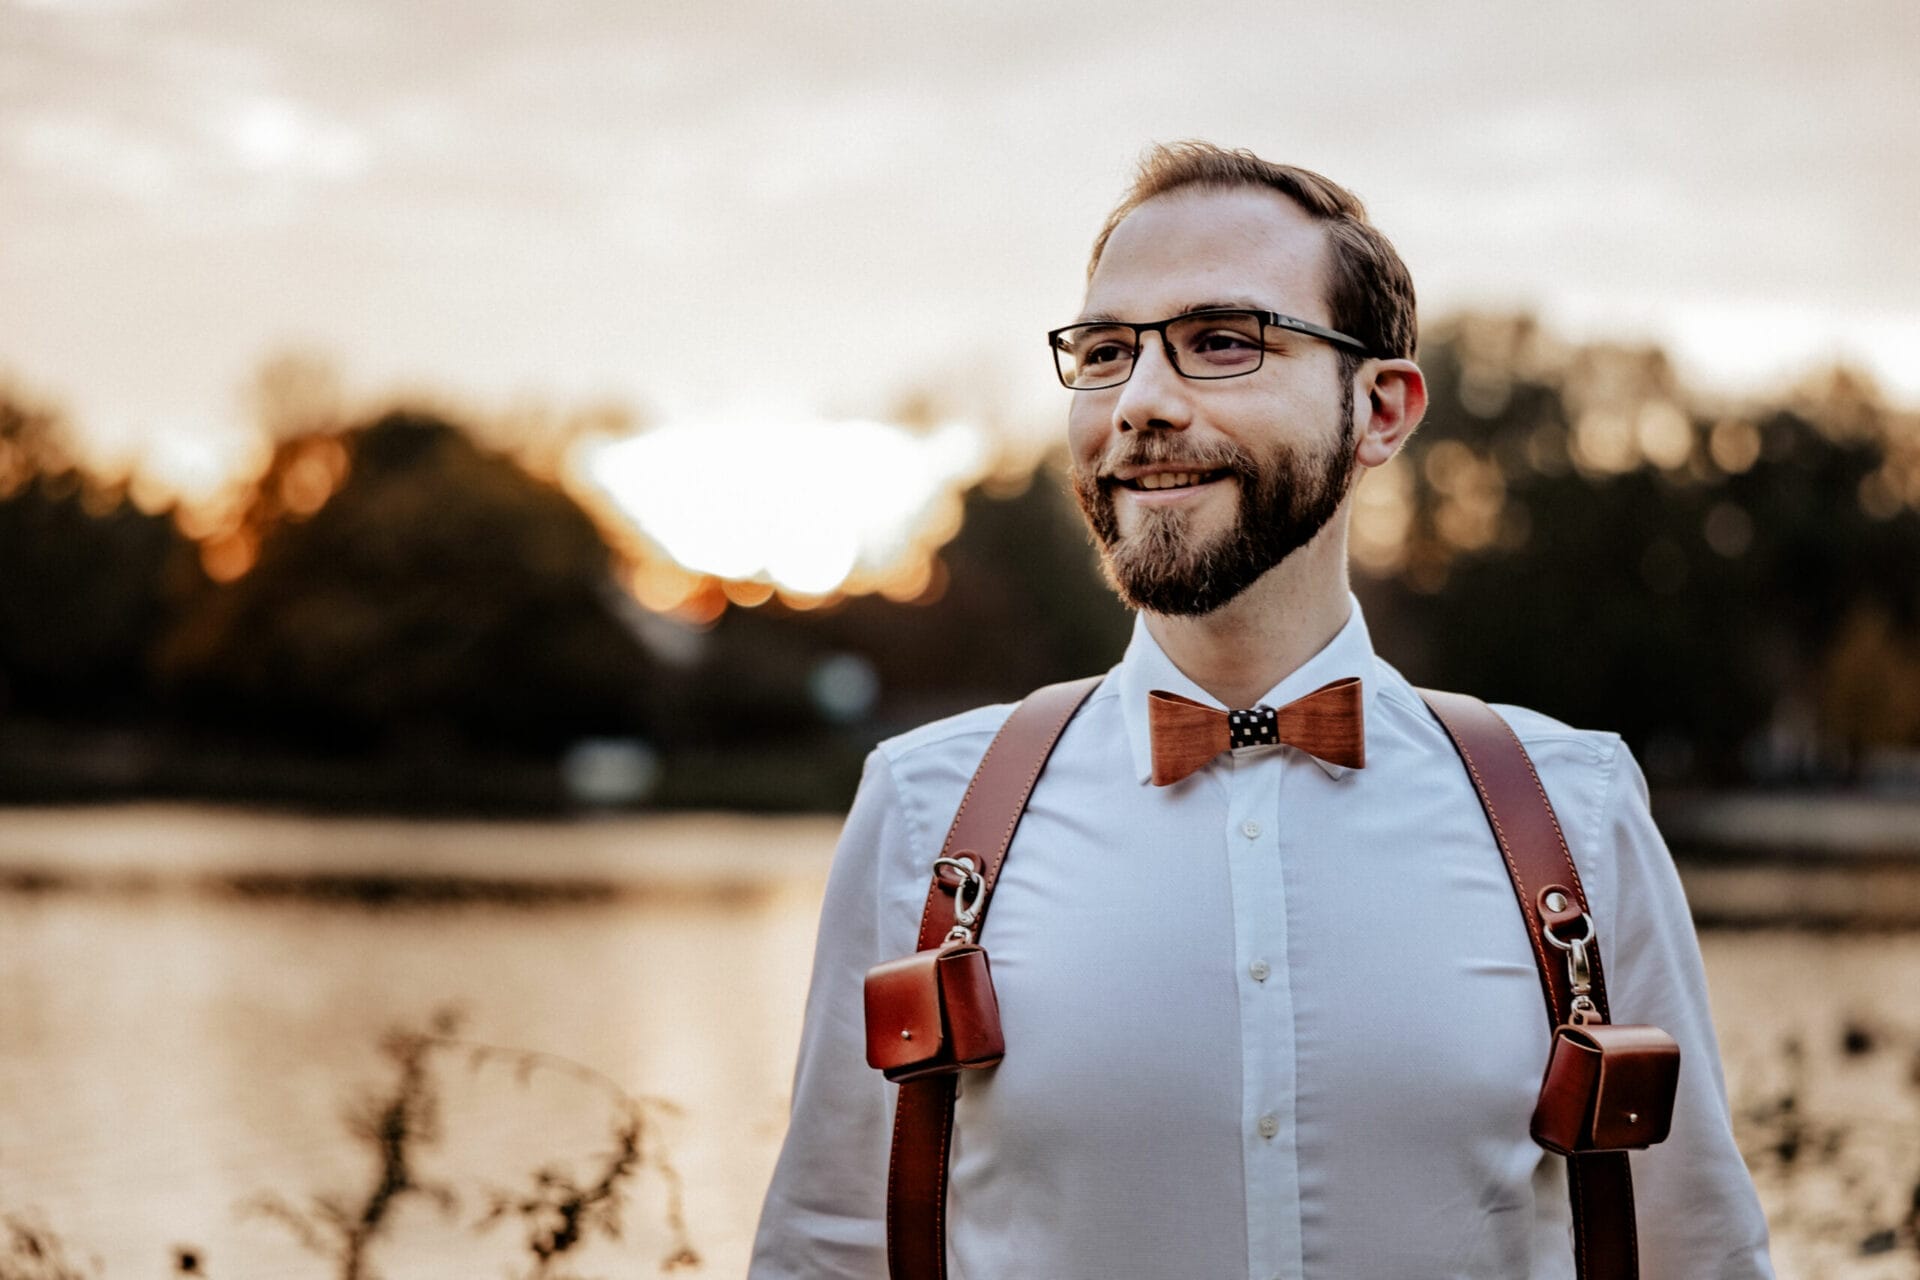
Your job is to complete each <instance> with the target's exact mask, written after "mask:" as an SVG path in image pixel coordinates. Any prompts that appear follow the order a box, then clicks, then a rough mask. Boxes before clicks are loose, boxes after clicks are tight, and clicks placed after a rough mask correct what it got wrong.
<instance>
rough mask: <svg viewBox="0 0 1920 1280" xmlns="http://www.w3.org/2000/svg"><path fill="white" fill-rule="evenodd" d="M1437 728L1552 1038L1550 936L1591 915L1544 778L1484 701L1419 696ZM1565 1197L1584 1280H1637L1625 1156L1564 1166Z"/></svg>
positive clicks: (1594, 962) (1557, 1018)
mask: <svg viewBox="0 0 1920 1280" xmlns="http://www.w3.org/2000/svg"><path fill="white" fill-rule="evenodd" d="M1420 696H1421V697H1422V698H1424V699H1426V703H1427V706H1428V708H1429V709H1431V710H1432V712H1433V714H1434V715H1435V717H1437V718H1438V719H1439V721H1440V724H1441V726H1442V727H1443V728H1445V729H1446V731H1447V736H1448V737H1449V738H1451V739H1452V740H1453V745H1454V748H1455V749H1456V750H1457V751H1459V753H1460V759H1461V761H1462V762H1463V763H1464V764H1465V765H1466V766H1467V773H1468V775H1469V776H1470V777H1471V778H1472V779H1473V789H1474V792H1475V794H1477V795H1478V796H1479V797H1480V806H1481V808H1483V809H1485V810H1486V811H1487V822H1488V823H1489V824H1490V825H1491V826H1492V827H1493V838H1494V841H1495V842H1496V843H1497V844H1498V845H1499V846H1500V857H1501V859H1502V860H1503V861H1505V863H1506V864H1507V874H1508V875H1509V876H1510V877H1512V879H1513V892H1514V896H1515V897H1516V898H1518V899H1519V902H1520V915H1521V918H1522V919H1524V920H1525V921H1526V922H1527V940H1528V941H1529V942H1530V943H1531V944H1532V945H1533V958H1534V961H1535V963H1536V964H1537V965H1538V967H1539V969H1540V985H1541V987H1542V989H1543V990H1544V991H1545V993H1546V1000H1547V1025H1548V1030H1549V1033H1551V1032H1552V1031H1553V1030H1554V1029H1555V1028H1558V1027H1560V1026H1562V1025H1564V1024H1565V1023H1567V1022H1568V1021H1570V1020H1571V1018H1572V1014H1573V1002H1574V998H1575V997H1574V993H1573V990H1572V982H1571V979H1570V977H1569V975H1568V973H1567V966H1566V964H1565V963H1564V962H1562V961H1561V959H1560V957H1559V955H1557V954H1556V953H1555V951H1554V949H1553V947H1552V946H1550V945H1549V942H1548V937H1549V934H1548V931H1549V930H1564V928H1565V927H1566V926H1568V925H1570V924H1576V923H1578V922H1579V921H1580V918H1581V917H1582V916H1584V915H1585V914H1586V913H1587V895H1586V893H1585V891H1584V890H1582V888H1581V887H1580V872H1579V871H1578V870H1577V869H1576V868H1575V867H1574V865H1573V855H1572V854H1571V853H1569V852H1568V851H1567V839H1566V836H1565V835H1564V834H1563V833H1562V832H1561V830H1560V820H1559V819H1558V818H1557V817H1555V816H1554V812H1553V805H1552V804H1551V803H1550V802H1549V801H1548V800H1547V793H1546V789H1545V788H1543V787H1542V786H1541V785H1540V776H1539V774H1537V773H1535V772H1534V768H1533V761H1532V760H1530V759H1528V758H1527V752H1526V748H1524V747H1522V746H1521V745H1520V739H1519V738H1517V737H1515V736H1514V733H1513V730H1512V729H1511V728H1509V727H1508V725H1507V722H1506V721H1505V720H1502V719H1501V718H1500V716H1499V713H1498V712H1496V711H1494V709H1493V708H1492V707H1489V706H1488V705H1487V704H1486V703H1484V702H1482V701H1480V699H1478V698H1475V697H1471V696H1469V695H1467V694H1462V693H1444V692H1442V691H1440V690H1438V689H1422V690H1420ZM1588 962H1589V963H1590V965H1591V966H1592V970H1593V976H1592V992H1591V998H1592V1000H1593V1003H1594V1005H1595V1006H1596V1007H1597V1008H1598V1010H1599V1015H1600V1018H1601V1020H1602V1021H1605V1020H1606V1019H1607V1018H1609V1017H1610V1014H1609V1013H1608V1010H1607V986H1606V977H1605V973H1604V971H1603V970H1602V969H1601V967H1600V951H1599V946H1598V944H1597V943H1596V944H1595V945H1594V947H1593V948H1592V950H1591V952H1590V953H1589V955H1588ZM1567 1195H1568V1198H1569V1199H1570V1200H1571V1201H1572V1204H1573V1251H1574V1260H1575V1264H1576V1265H1577V1267H1578V1269H1579V1271H1578V1273H1579V1276H1580V1278H1581V1280H1615V1278H1616V1277H1618V1278H1619V1280H1633V1278H1634V1277H1636V1276H1638V1275H1639V1274H1640V1258H1639V1245H1638V1242H1637V1240H1636V1239H1635V1234H1634V1233H1635V1227H1634V1218H1633V1177H1632V1174H1631V1172H1630V1171H1629V1169H1628V1165H1627V1153H1626V1152H1625V1151H1594V1152H1584V1153H1578V1154H1573V1155H1569V1156H1568V1157H1567Z"/></svg>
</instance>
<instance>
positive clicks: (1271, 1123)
mask: <svg viewBox="0 0 1920 1280" xmlns="http://www.w3.org/2000/svg"><path fill="white" fill-rule="evenodd" d="M1278 1132H1280V1117H1279V1116H1277V1115H1275V1114H1273V1112H1271V1111H1269V1112H1267V1114H1265V1115H1263V1116H1261V1117H1260V1136H1261V1137H1263V1138H1271V1137H1272V1136H1273V1135H1274V1134H1276V1133H1278Z"/></svg>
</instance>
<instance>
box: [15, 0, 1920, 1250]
mask: <svg viewBox="0 0 1920 1280" xmlns="http://www.w3.org/2000/svg"><path fill="white" fill-rule="evenodd" d="M1096 27H1097V28H1098V29H1097V30H1096V29H1095V28H1096ZM1916 58H1920V11H1916V10H1915V9H1914V8H1913V7H1912V6H1910V5H1905V4H1899V3H1895V2H1894V0H1853V2H1852V3H1843V4H1841V5H1839V6H1837V7H1835V6H1831V5H1827V6H1818V7H1816V6H1815V5H1813V4H1812V3H1810V2H1804V3H1788V2H1777V3H1759V4H1754V3H1743V4H1739V5H1735V4H1732V3H1727V2H1725V0H1710V2H1708V3H1701V4H1695V5H1689V6H1685V7H1683V8H1681V9H1678V10H1675V9H1672V8H1670V7H1668V6H1665V5H1656V4H1652V3H1641V2H1638V0H1635V2H1632V3H1621V4H1612V5H1606V6H1585V7H1582V8H1579V9H1577V10H1576V9H1571V8H1565V7H1554V6H1547V7H1545V8H1542V7H1541V6H1530V5H1522V4H1518V3H1514V2H1513V0H1472V2H1469V3H1464V4H1455V5H1450V6H1446V7H1444V8H1434V7H1431V6H1413V5H1407V4H1388V3H1361V4H1354V5H1344V6H1340V7H1338V8H1337V9H1328V8H1313V9H1309V8H1307V7H1305V6H1299V5H1293V4H1275V5H1260V6H1241V7H1240V8H1238V9H1236V10H1233V11H1230V12H1229V11H1221V12H1213V13H1209V14H1206V15H1204V16H1202V15H1195V14H1169V13H1167V12H1166V11H1165V10H1163V9H1157V8H1155V7H1153V6H1148V5H1143V4H1137V3H1132V2H1131V0H1129V2H1127V3H1122V4H1118V5H1108V6H1104V7H1103V8H1102V9H1100V10H1099V11H1098V12H1097V13H1089V12H1083V11H1080V10H1077V9H1072V8H1063V9H1058V10H1052V9H1046V8H1044V7H1043V8H1041V9H1038V10H1034V9H1033V8H1032V7H1031V6H1017V5H1006V4H998V3H991V2H989V0H968V2H967V3H961V4H954V5H948V6H942V7H940V8H938V9H937V10H920V9H913V8H905V9H903V8H901V7H900V6H897V5H880V4H870V3H866V2H865V0H853V2H850V3H840V4H836V5H832V6H825V5H805V4H803V5H773V4H768V3H763V2H761V0H749V2H746V3H740V4H735V5H728V6H720V7H717V8H716V7H710V6H702V5H693V4H679V3H654V4H612V3H602V2H596V0H582V2H580V3H557V4H545V5H540V6H532V5H516V4H511V3H506V2H505V0H480V2H478V3H467V4H462V5H457V6H456V5H443V4H434V3H427V4H416V5H410V6H406V7H405V8H404V9H395V8H393V7H392V6H384V5H377V4H372V3H367V2H366V0H340V2H338V3H334V4H331V5H327V6H324V7H321V6H290V7H286V6H283V7H277V8H274V7H263V6H258V5H248V4H241V3H237V2H236V0H0V803H4V805H5V806H6V807H5V808H0V1277H4V1278H7V1280H13V1278H15V1277H53V1276H62V1277H64V1276H92V1275H105V1276H112V1277H138V1276H162V1275H183V1274H184V1275H211V1276H219V1277H243V1276H244V1277H263V1276H286V1277H307V1276H312V1277H326V1276H345V1277H358V1276H372V1275H374V1274H375V1273H376V1271H377V1272H378V1273H379V1274H384V1275H387V1276H390V1277H413V1276H440V1275H448V1274H461V1275H503V1276H505V1275H514V1276H519V1275H527V1276H555V1277H557V1276H560V1275H563V1274H572V1273H573V1272H574V1271H579V1272H580V1273H582V1274H612V1273H620V1272H637V1271H651V1270H654V1269H656V1268H658V1267H663V1266H664V1267H667V1268H670V1269H675V1270H685V1271H689V1272H692V1273H696V1274H712V1275H735V1274H739V1273H740V1272H741V1271H742V1270H743V1269H744V1263H745V1258H746V1251H747V1247H748V1242H749V1240H750V1237H751V1231H752V1226H753V1221H754V1218H755V1215H756V1214H757V1211H758V1202H759V1196H760V1193H761V1191H762V1189H763V1188H764V1185H765V1180H766V1178H767V1176H768V1174H769V1172H770V1170H771V1163H772V1159H773V1155H774V1152H775V1151H776V1150H777V1146H778V1142H779V1139H780V1134H781V1132H782V1129H783V1127H784V1123H785V1106H786V1097H787V1089H788V1083H789V1080H788V1077H789V1073H790V1070H791V1063H792V1054H793V1048H794V1044H795V1042H796V1039H797V1035H798V1029H799V1016H800V1001H801V999H802V997H803V995H804V989H805V981H806V971H807V966H808V961H809V956H810V952H811V947H812V938H813V925H814V916H815V913H816V912H817V909H818V902H819V894H820V891H821V885H822V882H823V878H824V874H825V867H826V864H827V859H828V858H829V857H830V855H831V849H832V845H833V840H834V836H835V833H836V830H837V826H838V815H839V814H840V813H841V812H843V811H844V809H845V806H846V804H847V802H848V800H849V799H850V798H851V794H852V789H853V786H854V783H855V781H856V780H857V778H858V775H859V769H860V762H861V760H862V758H863V757H864V755H865V753H866V752H867V751H868V750H869V749H870V748H871V747H872V746H873V745H874V744H875V743H876V742H877V741H879V740H880V739H881V738H883V737H885V736H887V735H889V734H892V733H896V732H899V731H901V730H904V729H906V728H909V727H911V726H913V725H916V724H919V723H921V722H923V721H925V720H927V719H930V718H933V717H937V716H940V715H945V714H948V713H951V712H955V711H959V710H963V709H965V708H967V707H971V706H974V705H978V704H979V703H981V702H988V701H1007V700H1011V699H1014V698H1017V697H1019V696H1020V695H1021V694H1023V693H1024V692H1025V691H1027V690H1028V689H1030V688H1032V687H1034V686H1036V685H1038V684H1041V683H1044V682H1047V681H1050V680H1056V679H1062V678H1067V677H1070V676H1076V675H1081V674H1086V673H1089V672H1094V671H1098V670H1101V669H1103V668H1105V667H1107V666H1108V665H1110V664H1111V663H1112V662H1114V661H1115V660H1117V658H1118V657H1119V654H1120V651H1121V649H1122V647H1123V645H1124V643H1125V639H1126V636H1127V632H1128V626H1129V619H1128V617H1127V616H1126V614H1125V613H1124V611H1122V610H1121V609H1120V607H1119V606H1118V605H1117V604H1116V603H1115V602H1114V600H1113V599H1112V597H1111V596H1110V595H1109V593H1108V592H1107V590H1106V588H1105V587H1104V585H1103V584H1102V583H1101V581H1100V579H1099V575H1098V572H1097V568H1096V563H1095V559H1094V556H1093V553H1092V551H1091V549H1090V546H1089V543H1088V540H1087V537H1086V535H1085V533H1084V531H1083V529H1082V526H1081V523H1080V520H1079V516H1078V515H1077V513H1076V512H1075V511H1074V509H1073V506H1072V503H1071V501H1070V499H1068V498H1067V497H1066V495H1065V491H1064V489H1063V485H1062V476H1063V474H1064V472H1063V467H1064V460H1063V457H1062V451H1061V445H1062V436H1063V427H1064V417H1065V410H1066V397H1067V396H1068V395H1069V394H1070V393H1068V392H1066V391H1064V390H1062V389H1061V388H1060V387H1059V386H1058V384H1057V383H1056V382H1055V381H1054V377H1053V373H1052V369H1051V366H1050V363H1049V361H1048V358H1047V353H1046V351H1045V349H1044V333H1045V331H1046V330H1047V329H1048V328H1050V327H1052V326H1054V325H1057V324H1060V323H1064V322H1065V321H1066V320H1067V319H1070V318H1071V317H1072V315H1073V313H1074V311H1075V310H1076V308H1077V307H1078V303H1079V291H1080V287H1081V284H1082V281H1083V272H1084V264H1085V256H1086V252H1087V248H1088V246H1089V244H1090V241H1091V238H1092V235H1093V233H1094V231H1095V230H1096V229H1097V227H1098V225H1099V223H1100V220H1101V218H1102V217H1103V216H1104V214H1105V212H1106V210H1107V209H1108V208H1109V207H1110V206H1111V204H1112V203H1113V202H1114V201H1115V200H1116V199H1117V198H1118V196H1119V194H1120V192H1121V191H1122V190H1123V188H1124V186H1125V185H1126V182H1127V181H1128V179H1129V176H1130V172H1131V167H1132V164H1133V161H1134V159H1135V158H1136V156H1137V155H1138V153H1139V151H1140V149H1141V148H1142V147H1143V146H1144V145H1146V144H1147V143H1148V142H1150V141H1155V140H1161V141H1170V140H1174V139H1178V138H1183V137H1204V138H1208V139H1210V140H1213V141H1217V142H1220V143H1223V144H1226V145H1235V146H1248V147H1251V148H1253V149H1255V150H1256V151H1258V152H1260V153H1261V154H1263V155H1266V156H1268V157H1270V158H1274V159H1280V160H1286V161H1289V162H1292V163H1297V164H1302V165H1305V166H1307V167H1310V168H1314V169H1318V170H1321V171H1323V172H1325V173H1327V174H1328V175H1329V176H1332V177H1334V178H1335V179H1336V180H1338V181H1341V182H1343V183H1345V184H1347V185H1349V186H1350V187H1352V188H1353V189H1355V190H1356V191H1357V192H1358V193H1359V194H1360V195H1361V196H1362V197H1363V198H1364V199H1365V200H1366V201H1367V202H1368V205H1369V208H1370V210H1371V212H1372V214H1373V217H1374V219H1375V221H1376V222H1378V223H1379V224H1380V225H1381V226H1382V228H1383V229H1384V230H1385V231H1386V232H1387V234H1388V235H1389V236H1390V237H1392V238H1393V239H1394V241H1395V242H1396V244H1397V245H1398V246H1399V248H1400V250H1401V252H1402V254H1403V255H1404V257H1405V258H1406V259H1407V261H1408V263H1409V265H1410V266H1411V268H1412V270H1413V273H1414V278H1415V281H1416V284H1417V285H1418V286H1419V289H1420V295H1421V309H1422V317H1423V323H1422V334H1421V352H1420V358H1421V363H1422V365H1423V366H1424V367H1425V368H1426V370H1427V372H1428V376H1429V379H1430V386H1431V389H1432V391H1433V394H1434V405H1433V409H1432V411H1431V412H1430V414H1429V417H1428V419H1427V422H1426V424H1425V425H1424V426H1423V427H1422V428H1421V430H1420V432H1419V433H1418V435H1417V436H1416V438H1415V439H1414V440H1413V442H1412V444H1411V446H1410V447H1409V448H1408V449H1407V451H1406V452H1405V454H1404V455H1403V456H1402V457H1401V458H1399V459H1398V460H1396V461H1395V462H1394V463H1392V464H1391V465H1389V466H1388V467H1386V468H1384V469H1382V470H1381V471H1379V472H1377V473H1373V474H1370V475H1369V476H1368V477H1367V478H1366V480H1365V482H1364V483H1363V484H1362V486H1361V488H1360V490H1359V496H1358V505H1357V508H1356V512H1355V524H1354V536H1353V544H1354V545H1353V550H1354V569H1355V588H1356V591H1357V592H1358V594H1359V596H1360V598H1361V600H1362V601H1363V603H1364V605H1365V606H1366V609H1367V618H1368V622H1369V625H1370V627H1371V629H1372V631H1373V635H1374V640H1375V643H1376V646H1377V647H1378V649H1379V650H1380V652H1381V653H1382V654H1383V656H1385V657H1386V658H1387V659H1388V660H1389V661H1392V662H1394V663H1395V664H1396V665H1397V666H1398V667H1399V668H1400V669H1401V670H1402V671H1403V672H1405V673H1406V674H1407V675H1408V676H1409V678H1411V679H1413V680H1414V681H1415V682H1417V683H1425V684H1433V685H1439V686H1442V687H1457V688H1462V689H1469V690H1472V691H1474V692H1477V693H1479V694H1481V695H1482V696H1485V697H1487V698H1489V699H1492V700H1496V701H1507V702H1516V703H1523V704H1527V705H1531V706H1534V707H1537V708H1539V709H1541V710H1543V711H1546V712H1548V713H1549V714H1552V715H1554V716H1557V717H1559V718H1561V719H1563V720H1566V721H1568V722H1570V723H1573V724H1576V725H1580V726H1583V727H1593V728H1604V729H1611V730H1614V731H1617V732H1619V733H1621V734H1622V735H1623V736H1624V737H1625V739H1626V740H1627V742H1628V744H1629V745H1630V746H1631V747H1632V748H1633V750H1634V751H1635V753H1636V754H1637V756H1638V757H1639V759H1640V760H1641V762H1642V763H1643V765H1644V766H1645V768H1646V771H1647V774H1648V776H1649V779H1650V781H1651V783H1652V785H1653V787H1654V789H1655V794H1654V805H1655V812H1656V815H1657V816H1658V817H1659V818H1660V819H1661V822H1662V826H1663V829H1664V830H1665V831H1666V833H1667V836H1668V839H1669V842H1670V844H1671V845H1672V846H1673V849H1674V852H1675V856H1676V859H1677V861H1678V862H1679V864H1680V867H1681V873H1682V877H1683V879H1684V881H1685V882H1686V885H1687V889H1688V893H1689V898H1690V901H1691V902H1692V904H1693V907H1694V909H1695V913H1696V918H1697V919H1698V921H1699V923H1700V925H1701V927H1702V948H1703V952H1704V954H1705V958H1706V960H1707V964H1708V971H1709V977H1710V980H1711V982H1712V986H1713V998H1714V1002H1715V1011H1716V1015H1717V1019H1718V1022H1719V1025H1720V1034H1721V1040H1722V1047H1723V1050H1724V1053H1725V1058H1726V1070H1727V1078H1728V1089H1729V1094H1730V1099H1731V1105H1732V1106H1733V1109H1734V1113H1735V1121H1736V1127H1737V1129H1738V1131H1739V1133H1740V1136H1741V1141H1742V1146H1743V1149H1744V1150H1746V1151H1747V1153H1748V1156H1749V1162H1750V1164H1751V1166H1752V1167H1753V1170H1754V1174H1755V1178H1756V1182H1757V1184H1758V1185H1759V1187H1760V1189H1761V1192H1762V1195H1763V1199H1764V1200H1765V1202H1766V1205H1767V1208H1768V1211H1769V1215H1770V1218H1771V1220H1772V1221H1773V1224H1774V1230H1775V1238H1776V1247H1775V1256H1776V1260H1777V1264H1778V1266H1779V1267H1780V1271H1781V1274H1782V1275H1783V1276H1870V1277H1912V1276H1916V1275H1920V1017H1916V1016H1915V1015H1914V1013H1913V1011H1912V1001H1911V998H1910V997H1911V993H1912V992H1913V991H1914V990H1916V989H1920V359H1917V358H1916V357H1920V303H1916V302H1915V300H1914V299H1915V297H1916V286H1920V240H1917V239H1916V238H1915V237H1914V235H1913V234H1912V229H1913V226H1914V222H1915V209H1916V205H1917V204H1920V199H1917V197H1920V81H1916V80H1915V77H1914V75H1913V66H1914V65H1915V60H1916Z"/></svg>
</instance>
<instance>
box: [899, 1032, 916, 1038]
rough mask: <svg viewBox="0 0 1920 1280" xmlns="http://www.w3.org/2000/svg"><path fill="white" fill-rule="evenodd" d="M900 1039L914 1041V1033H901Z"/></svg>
mask: <svg viewBox="0 0 1920 1280" xmlns="http://www.w3.org/2000/svg"><path fill="white" fill-rule="evenodd" d="M900 1038H901V1039H902V1040H911V1039H913V1032H911V1031H902V1032H901V1033H900Z"/></svg>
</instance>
